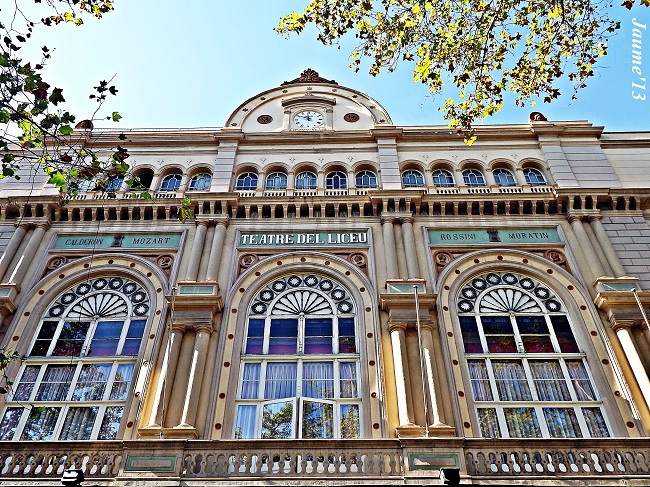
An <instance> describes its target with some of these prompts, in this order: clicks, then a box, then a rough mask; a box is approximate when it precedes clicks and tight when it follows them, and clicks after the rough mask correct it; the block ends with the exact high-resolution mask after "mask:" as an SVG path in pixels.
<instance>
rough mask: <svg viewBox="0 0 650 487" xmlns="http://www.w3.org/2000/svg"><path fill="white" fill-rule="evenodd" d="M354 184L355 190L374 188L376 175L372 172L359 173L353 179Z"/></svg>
mask: <svg viewBox="0 0 650 487" xmlns="http://www.w3.org/2000/svg"><path fill="white" fill-rule="evenodd" d="M355 184H356V187H357V188H361V189H364V188H376V187H377V175H376V174H375V173H374V172H372V171H360V172H358V173H357V175H356V177H355Z"/></svg>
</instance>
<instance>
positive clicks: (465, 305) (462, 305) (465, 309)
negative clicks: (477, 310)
mask: <svg viewBox="0 0 650 487" xmlns="http://www.w3.org/2000/svg"><path fill="white" fill-rule="evenodd" d="M458 309H459V311H460V312H461V313H469V312H470V311H472V310H473V309H474V303H472V302H471V301H467V300H466V299H463V300H461V301H459V302H458Z"/></svg>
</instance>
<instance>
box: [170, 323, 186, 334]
mask: <svg viewBox="0 0 650 487" xmlns="http://www.w3.org/2000/svg"><path fill="white" fill-rule="evenodd" d="M186 329H187V326H185V325H181V324H179V323H175V324H173V325H172V332H177V333H185V330H186Z"/></svg>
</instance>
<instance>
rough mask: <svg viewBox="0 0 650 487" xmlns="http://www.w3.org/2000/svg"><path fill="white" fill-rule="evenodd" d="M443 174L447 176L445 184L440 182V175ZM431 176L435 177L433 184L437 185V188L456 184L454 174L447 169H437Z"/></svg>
mask: <svg viewBox="0 0 650 487" xmlns="http://www.w3.org/2000/svg"><path fill="white" fill-rule="evenodd" d="M442 175H444V176H445V178H447V181H445V182H444V183H443V184H440V176H442ZM431 176H432V178H433V184H434V185H435V186H436V188H453V187H455V186H456V181H455V180H454V175H453V174H452V173H451V171H448V170H447V169H436V170H435V171H433V172H432V173H431Z"/></svg>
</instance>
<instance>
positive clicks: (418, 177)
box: [402, 169, 425, 188]
mask: <svg viewBox="0 0 650 487" xmlns="http://www.w3.org/2000/svg"><path fill="white" fill-rule="evenodd" d="M402 186H404V187H405V188H423V187H424V186H425V184H424V176H423V175H422V173H421V172H420V171H415V170H413V169H409V170H408V171H404V172H403V173H402Z"/></svg>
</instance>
